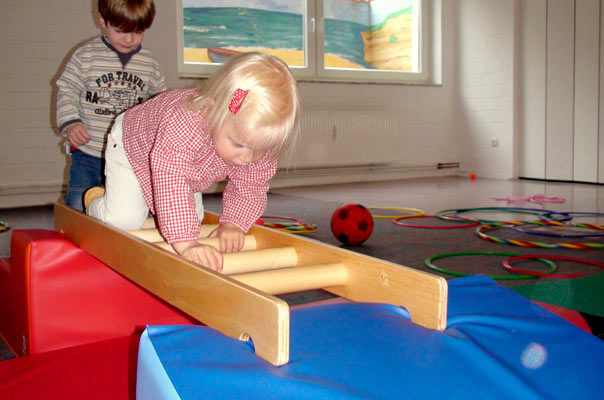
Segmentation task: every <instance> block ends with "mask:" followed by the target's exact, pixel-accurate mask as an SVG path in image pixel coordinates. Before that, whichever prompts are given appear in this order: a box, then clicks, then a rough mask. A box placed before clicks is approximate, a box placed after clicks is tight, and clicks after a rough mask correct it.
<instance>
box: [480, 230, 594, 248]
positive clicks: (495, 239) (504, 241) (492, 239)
mask: <svg viewBox="0 0 604 400" xmlns="http://www.w3.org/2000/svg"><path fill="white" fill-rule="evenodd" d="M501 227H502V226H501V225H481V226H479V227H478V228H476V234H477V235H478V236H479V237H480V238H481V239H484V240H487V241H489V242H494V243H499V244H509V245H512V246H520V247H541V248H544V249H561V248H564V249H572V250H590V249H604V243H544V242H530V241H525V240H513V239H501V238H498V237H495V236H491V235H487V234H486V233H485V231H489V230H493V229H496V228H501Z"/></svg>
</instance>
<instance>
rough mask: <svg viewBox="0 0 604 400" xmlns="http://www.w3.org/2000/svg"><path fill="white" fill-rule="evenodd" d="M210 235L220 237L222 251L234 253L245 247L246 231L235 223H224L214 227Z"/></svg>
mask: <svg viewBox="0 0 604 400" xmlns="http://www.w3.org/2000/svg"><path fill="white" fill-rule="evenodd" d="M209 237H217V238H218V239H219V242H220V251H221V252H223V253H232V252H235V251H239V250H241V248H242V247H243V242H244V241H245V232H243V231H242V230H241V229H239V228H238V227H236V226H235V225H233V224H224V225H220V226H219V227H218V228H216V229H214V230H213V231H212V233H210V235H209Z"/></svg>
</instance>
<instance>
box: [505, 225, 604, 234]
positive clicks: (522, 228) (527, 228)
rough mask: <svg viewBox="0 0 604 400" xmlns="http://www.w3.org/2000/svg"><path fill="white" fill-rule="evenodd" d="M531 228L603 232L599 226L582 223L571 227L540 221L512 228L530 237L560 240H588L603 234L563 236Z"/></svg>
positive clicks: (603, 229) (603, 227)
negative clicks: (551, 227)
mask: <svg viewBox="0 0 604 400" xmlns="http://www.w3.org/2000/svg"><path fill="white" fill-rule="evenodd" d="M531 226H532V227H533V228H535V229H538V228H542V227H544V226H555V227H557V228H561V229H565V228H566V229H572V228H585V229H592V230H600V231H604V226H601V225H594V224H583V223H579V224H573V225H564V224H560V223H555V224H554V223H548V222H546V221H540V222H538V223H537V222H536V223H534V224H525V225H518V226H514V230H515V231H518V232H521V233H526V234H530V235H537V236H548V237H560V238H588V237H603V236H604V233H592V234H581V235H579V234H577V235H569V234H565V233H553V232H536V231H534V230H531V228H530V227H531Z"/></svg>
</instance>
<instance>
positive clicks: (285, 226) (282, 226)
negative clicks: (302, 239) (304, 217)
mask: <svg viewBox="0 0 604 400" xmlns="http://www.w3.org/2000/svg"><path fill="white" fill-rule="evenodd" d="M265 218H266V219H284V220H286V221H294V222H293V223H288V222H285V223H283V222H280V223H276V222H265V221H264V219H265ZM260 220H261V221H262V222H263V224H264V226H268V227H269V228H273V229H276V230H278V231H282V232H289V233H313V232H316V231H317V226H316V225H309V224H305V223H303V222H302V221H300V220H299V219H297V218H293V217H284V216H279V215H263V216H261V217H260Z"/></svg>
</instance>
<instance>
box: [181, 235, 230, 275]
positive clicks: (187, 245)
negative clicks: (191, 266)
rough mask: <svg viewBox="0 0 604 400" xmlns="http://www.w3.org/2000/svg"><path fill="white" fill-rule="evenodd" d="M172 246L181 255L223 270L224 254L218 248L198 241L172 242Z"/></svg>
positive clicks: (205, 265)
mask: <svg viewBox="0 0 604 400" xmlns="http://www.w3.org/2000/svg"><path fill="white" fill-rule="evenodd" d="M172 247H173V248H174V250H176V252H177V253H178V254H180V255H181V256H183V257H185V258H187V259H189V260H191V261H193V262H195V263H197V264H200V265H203V266H204V267H207V268H210V269H212V270H214V271H217V272H220V271H222V254H221V253H220V251H218V249H216V248H214V247H212V246H208V245H205V244H201V243H197V242H182V243H172Z"/></svg>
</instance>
